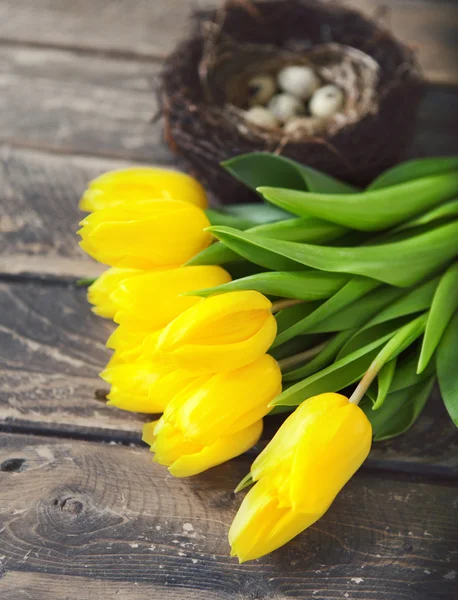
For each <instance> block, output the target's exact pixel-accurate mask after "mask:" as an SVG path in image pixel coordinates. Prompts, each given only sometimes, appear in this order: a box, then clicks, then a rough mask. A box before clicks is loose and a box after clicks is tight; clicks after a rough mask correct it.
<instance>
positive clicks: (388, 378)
mask: <svg viewBox="0 0 458 600" xmlns="http://www.w3.org/2000/svg"><path fill="white" fill-rule="evenodd" d="M395 372H396V358H393V359H392V360H390V361H389V362H387V363H386V364H385V365H383V367H382V368H381V369H380V371H379V374H378V375H377V382H378V393H377V398H376V400H375V403H374V406H373V407H372V410H378V409H379V408H381V407H382V406H383V403H384V402H385V400H386V397H387V396H388V392H389V391H390V387H391V384H392V382H393V378H394V374H395Z"/></svg>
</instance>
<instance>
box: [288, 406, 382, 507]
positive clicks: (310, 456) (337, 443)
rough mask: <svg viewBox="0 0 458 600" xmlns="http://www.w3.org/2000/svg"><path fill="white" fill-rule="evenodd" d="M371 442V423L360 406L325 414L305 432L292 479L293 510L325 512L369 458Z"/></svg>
mask: <svg viewBox="0 0 458 600" xmlns="http://www.w3.org/2000/svg"><path fill="white" fill-rule="evenodd" d="M371 441H372V427H371V424H370V422H369V420H368V419H367V417H366V415H365V414H364V413H363V411H362V410H361V409H360V408H359V406H355V405H354V404H349V403H347V404H346V405H345V406H342V407H340V408H336V409H334V410H331V411H329V412H328V413H326V414H322V415H321V417H319V418H318V419H317V420H316V421H315V422H314V424H313V426H309V427H308V428H306V429H304V432H303V435H302V437H301V440H300V442H299V444H298V446H297V450H296V454H295V458H294V462H293V464H292V469H291V476H290V479H289V483H290V494H291V504H292V506H293V508H294V509H295V510H297V511H303V512H316V513H321V514H323V513H324V512H326V510H327V509H328V507H329V506H330V505H331V503H332V502H333V500H334V498H335V497H336V495H337V494H338V492H339V491H340V490H341V489H342V487H343V486H344V485H345V484H346V483H347V481H348V480H349V479H350V478H351V477H352V476H353V475H354V473H355V472H356V471H357V470H358V469H359V467H360V466H361V465H362V463H363V462H364V460H365V459H366V458H367V455H368V454H369V450H370V447H371ZM323 473H326V477H323Z"/></svg>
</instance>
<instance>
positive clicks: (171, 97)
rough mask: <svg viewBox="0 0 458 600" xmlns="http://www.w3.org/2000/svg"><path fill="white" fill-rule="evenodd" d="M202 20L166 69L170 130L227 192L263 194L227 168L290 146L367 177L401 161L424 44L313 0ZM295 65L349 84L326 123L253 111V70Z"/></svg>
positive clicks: (244, 8)
mask: <svg viewBox="0 0 458 600" xmlns="http://www.w3.org/2000/svg"><path fill="white" fill-rule="evenodd" d="M194 19H195V23H194V28H193V31H192V33H191V34H190V36H189V37H187V38H186V39H184V40H183V41H182V42H181V43H180V44H179V46H178V47H177V48H176V49H175V50H174V51H173V52H172V54H171V55H170V56H169V57H168V59H167V60H166V63H165V67H164V70H163V72H162V77H161V90H160V96H161V106H162V110H163V115H164V122H165V126H164V129H165V138H166V140H167V142H168V144H169V146H170V147H171V148H172V150H174V151H176V153H177V154H179V155H181V156H182V157H183V158H184V159H185V161H186V163H187V164H188V166H189V167H190V169H191V170H192V171H193V173H194V174H195V175H196V176H198V177H199V178H200V179H201V180H202V181H203V182H204V183H206V184H207V186H208V187H209V189H210V190H211V191H212V192H213V193H214V194H215V196H216V197H217V198H218V199H219V200H220V201H222V202H241V201H250V200H254V199H255V198H256V196H255V195H254V194H253V193H252V192H249V191H248V190H246V189H244V188H243V187H242V186H241V185H240V184H238V183H237V182H235V181H234V180H233V179H232V178H230V177H229V176H228V175H227V173H226V172H225V171H224V169H223V168H222V167H221V166H220V163H221V162H222V161H224V160H227V159H228V158H231V157H233V156H235V155H237V154H243V153H245V152H252V151H260V150H264V151H269V152H275V153H281V154H283V155H284V156H287V157H289V158H292V159H294V160H297V161H299V162H301V163H303V164H307V165H309V166H312V167H315V168H317V169H320V170H323V171H325V172H327V173H329V174H331V175H334V176H335V177H338V178H340V179H343V180H346V181H348V182H351V183H355V184H359V185H364V184H365V183H367V182H368V181H370V180H371V179H372V178H374V177H375V176H376V175H377V174H379V173H380V172H381V171H383V170H384V169H386V168H387V167H389V166H391V165H392V164H394V163H395V162H397V161H398V160H399V158H400V156H401V154H402V152H403V151H404V149H405V148H406V146H407V145H408V143H409V141H410V138H411V135H412V132H413V128H414V124H415V115H416V109H417V106H418V102H419V100H420V98H421V91H422V80H421V75H420V72H419V67H418V64H417V62H416V59H415V56H414V54H413V52H412V51H411V50H410V49H409V48H408V47H406V46H405V45H403V44H401V43H400V42H399V41H397V40H396V39H395V38H394V37H393V36H392V34H391V33H390V32H389V31H387V30H386V29H383V28H381V27H380V26H379V25H378V24H377V23H376V22H374V21H372V20H370V19H367V18H366V17H363V16H362V15H361V14H359V13H358V12H355V11H353V10H349V9H347V8H344V7H342V6H338V5H334V4H322V3H320V2H317V1H314V0H282V1H279V0H258V1H254V0H253V1H251V0H237V1H236V0H233V1H232V2H226V3H225V4H224V5H223V6H222V7H221V8H220V9H218V10H213V11H205V12H200V13H197V14H196V15H195V16H194ZM288 65H305V66H308V67H311V68H312V69H313V70H314V72H315V73H316V74H317V75H318V76H319V78H320V80H321V82H322V83H323V84H329V83H330V84H334V85H337V86H338V87H339V88H340V89H341V90H342V91H343V94H344V104H343V107H342V108H341V109H340V110H339V112H338V113H337V114H335V115H334V116H333V117H332V118H330V119H329V120H328V121H327V122H326V126H325V128H324V130H323V129H321V130H320V131H319V132H316V131H313V128H311V129H308V130H307V129H304V130H301V131H297V132H293V133H289V134H287V133H285V131H284V129H283V128H282V127H274V128H272V129H265V128H263V127H260V126H258V125H255V124H253V123H251V122H249V121H248V120H247V119H246V112H245V111H246V108H247V107H248V105H249V100H250V89H249V82H250V80H251V79H252V77H253V76H256V75H259V74H265V75H272V76H273V77H276V75H277V74H278V72H279V71H280V70H281V69H282V68H283V67H285V66H288Z"/></svg>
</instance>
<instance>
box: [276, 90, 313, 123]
mask: <svg viewBox="0 0 458 600" xmlns="http://www.w3.org/2000/svg"><path fill="white" fill-rule="evenodd" d="M267 108H268V109H269V110H270V112H271V113H272V114H273V115H274V117H275V118H276V119H278V120H279V121H281V122H282V123H285V122H286V121H287V120H288V119H291V117H295V116H296V115H301V114H303V113H304V112H305V107H304V104H303V103H302V102H301V101H300V100H299V99H298V98H296V97H295V96H291V94H275V96H274V97H273V98H272V100H271V101H270V102H269V104H268V105H267Z"/></svg>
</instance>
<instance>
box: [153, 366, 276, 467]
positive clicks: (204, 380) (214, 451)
mask: <svg viewBox="0 0 458 600" xmlns="http://www.w3.org/2000/svg"><path fill="white" fill-rule="evenodd" d="M280 392H281V372H280V368H279V366H278V364H277V362H276V361H275V360H274V359H273V358H272V357H271V356H269V355H267V354H265V355H264V356H262V357H261V358H259V359H258V360H256V361H255V362H253V363H251V364H250V365H247V366H245V367H242V368H241V369H237V370H235V371H230V372H228V373H217V374H212V375H202V376H199V377H196V378H195V379H194V380H193V381H192V382H191V383H190V384H188V385H187V386H186V387H185V388H184V389H183V390H182V391H181V392H178V394H176V395H175V396H174V398H173V399H172V400H171V402H170V403H169V404H168V405H167V408H166V409H165V412H164V415H163V416H162V417H161V419H160V420H159V421H158V422H157V423H154V424H148V425H147V426H146V427H145V429H144V432H143V439H144V441H146V442H147V443H148V444H150V445H151V450H152V451H153V452H155V460H156V462H158V463H160V464H162V465H166V466H168V467H169V471H170V473H172V475H175V476H176V477H187V476H190V475H195V474H197V473H201V472H202V471H205V470H206V469H209V468H210V467H213V466H215V465H218V464H221V463H223V462H225V461H227V460H229V459H231V458H233V457H234V456H238V455H239V454H242V453H243V452H245V451H246V450H248V449H249V448H251V447H252V446H253V445H254V444H255V443H256V442H257V440H258V439H259V437H260V435H261V432H262V418H263V416H264V415H266V414H267V413H268V412H269V403H270V402H271V400H273V399H274V398H275V396H277V395H278V394H279V393H280Z"/></svg>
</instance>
